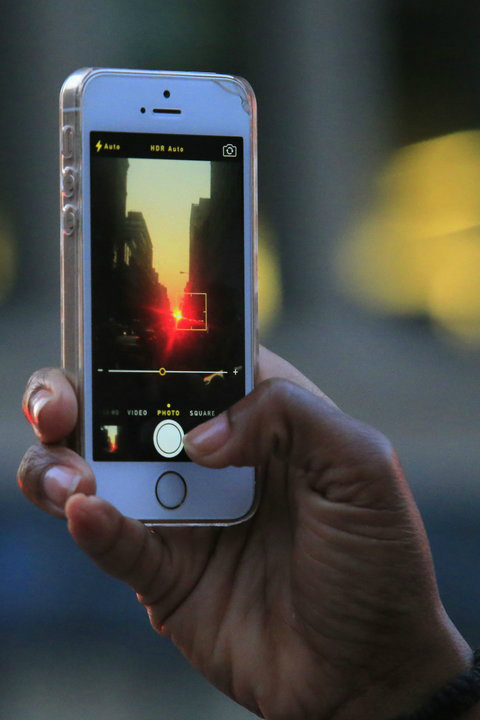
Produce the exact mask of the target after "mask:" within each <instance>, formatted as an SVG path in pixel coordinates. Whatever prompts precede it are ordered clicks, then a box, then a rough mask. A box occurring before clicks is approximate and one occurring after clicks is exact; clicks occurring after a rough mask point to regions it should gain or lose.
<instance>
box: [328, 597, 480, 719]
mask: <svg viewBox="0 0 480 720" xmlns="http://www.w3.org/2000/svg"><path fill="white" fill-rule="evenodd" d="M442 614H443V618H442V622H441V625H440V628H439V630H438V631H437V632H436V633H434V634H433V636H432V635H430V638H429V640H428V642H427V641H424V642H423V644H421V645H420V644H419V643H418V642H416V650H413V651H412V652H411V653H410V654H409V656H405V655H403V653H402V652H399V653H398V662H395V661H393V660H392V659H390V661H388V662H386V666H388V667H389V669H388V671H385V673H384V674H382V676H381V677H379V678H376V679H372V681H371V682H370V683H369V684H368V686H366V687H363V688H359V689H358V692H357V693H356V695H354V696H352V697H351V698H350V700H349V701H348V702H347V703H345V704H344V705H343V706H342V708H341V709H339V710H338V712H337V713H336V714H335V715H334V716H333V717H332V718H331V720H352V718H355V720H367V719H368V720H371V718H372V717H374V718H375V719H376V720H395V718H397V717H398V716H401V715H402V714H407V715H408V714H409V713H414V712H416V711H418V710H419V709H420V708H421V707H422V706H424V705H425V704H427V703H428V702H429V701H430V699H431V698H432V697H433V696H434V695H435V694H436V693H437V692H438V691H439V690H440V689H442V688H443V687H444V686H446V685H447V684H448V683H450V682H451V681H452V680H453V679H454V678H455V677H456V676H458V675H460V674H461V673H464V672H467V671H469V670H470V669H471V667H472V662H473V652H472V650H471V648H470V647H469V645H468V644H467V643H466V641H465V640H464V639H463V637H462V636H461V635H460V633H459V632H458V630H457V629H456V628H455V627H454V626H453V624H452V623H451V621H450V619H449V618H448V617H447V616H446V614H445V613H444V611H443V608H442ZM402 655H403V658H402ZM389 656H390V658H392V657H394V653H392V651H390V652H389ZM432 717H433V716H432ZM461 717H462V720H480V704H479V705H478V707H475V708H472V709H471V710H469V711H468V714H464V715H462V716H461Z"/></svg>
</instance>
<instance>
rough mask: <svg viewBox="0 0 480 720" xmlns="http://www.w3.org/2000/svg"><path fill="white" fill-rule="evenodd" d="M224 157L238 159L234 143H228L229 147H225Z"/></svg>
mask: <svg viewBox="0 0 480 720" xmlns="http://www.w3.org/2000/svg"><path fill="white" fill-rule="evenodd" d="M222 149H223V157H231V158H234V157H237V146H236V145H232V143H228V145H224V146H223V148H222Z"/></svg>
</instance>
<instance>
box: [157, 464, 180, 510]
mask: <svg viewBox="0 0 480 720" xmlns="http://www.w3.org/2000/svg"><path fill="white" fill-rule="evenodd" d="M155 494H156V496H157V500H158V502H159V503H160V505H163V507H164V508H167V510H174V509H175V508H177V507H180V505H181V504H182V503H183V501H184V500H185V497H186V495H187V486H186V484H185V480H184V479H183V477H182V476H181V475H179V474H178V473H177V472H172V471H171V470H169V471H168V472H164V473H163V475H160V477H159V478H158V480H157V484H156V486H155Z"/></svg>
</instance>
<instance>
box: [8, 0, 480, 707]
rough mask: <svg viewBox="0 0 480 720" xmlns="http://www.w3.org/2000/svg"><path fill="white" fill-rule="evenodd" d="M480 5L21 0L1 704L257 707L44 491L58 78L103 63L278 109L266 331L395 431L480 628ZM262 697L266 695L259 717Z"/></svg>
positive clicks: (13, 110)
mask: <svg viewBox="0 0 480 720" xmlns="http://www.w3.org/2000/svg"><path fill="white" fill-rule="evenodd" d="M479 38H480V6H479V5H478V3H472V2H471V1H469V0H465V1H463V0H443V2H441V3H439V2H438V0H371V1H370V2H363V3H361V2H357V1H356V0H316V1H315V2H313V1H310V0H300V1H299V2H296V3H292V2H288V1H287V0H278V1H277V2H275V3H272V2H270V1H269V0H243V2H242V3H238V2H236V1H234V0H203V2H193V0H192V1H191V2H188V1H186V0H164V1H162V2H159V1H158V0H137V2H136V3H132V2H127V0H104V1H103V2H102V1H100V2H98V0H96V1H95V2H94V1H93V0H83V1H82V2H81V3H80V2H72V3H65V2H60V1H59V0H49V1H48V2H38V1H37V0H19V1H18V2H16V3H9V4H8V12H5V13H4V14H3V15H2V23H1V27H0V40H1V42H0V48H1V53H2V58H1V60H2V73H1V75H0V88H1V98H2V114H1V118H0V123H1V134H0V137H1V155H2V162H1V164H0V182H1V192H0V337H1V343H0V346H1V347H0V370H1V374H2V379H3V382H2V390H1V396H2V402H1V418H0V423H1V424H0V431H1V437H2V454H3V455H2V471H1V479H0V526H1V532H0V559H1V560H0V562H1V567H2V580H1V582H2V599H1V603H0V607H1V609H0V631H1V643H0V653H1V654H2V656H3V657H2V660H1V667H2V674H1V678H0V698H1V699H0V704H1V707H0V711H1V713H2V716H3V717H8V718H9V720H17V719H18V720H44V719H47V718H49V719H50V718H55V717H61V718H62V719H63V720H77V718H78V719H80V718H82V720H83V718H85V716H86V715H87V714H91V715H92V716H93V717H95V718H96V720H109V719H110V718H115V720H126V719H127V718H128V719H129V718H134V717H137V716H138V717H140V716H141V717H142V718H144V719H145V720H149V719H150V718H165V720H167V719H168V720H187V718H189V719H190V718H191V717H195V718H196V720H203V719H205V720H207V719H208V720H217V718H218V719H220V718H229V719H232V720H236V719H237V718H238V719H240V718H247V717H249V716H250V714H249V713H248V712H246V711H245V710H243V709H241V708H239V707H238V706H236V705H235V704H234V703H233V702H231V701H230V700H228V699H226V698H224V697H223V696H222V695H221V694H220V693H218V692H217V691H215V690H214V689H212V688H211V687H210V686H209V685H208V683H207V682H206V681H205V680H204V679H203V678H202V677H200V676H199V675H198V674H197V673H196V672H195V671H193V670H191V669H190V668H189V666H188V664H187V663H186V661H185V660H184V659H183V658H182V656H181V655H180V654H179V653H178V652H177V651H176V650H175V649H174V648H173V647H172V646H171V645H170V643H169V641H168V640H165V639H161V638H160V637H157V636H156V635H155V634H154V633H153V631H151V630H150V628H149V625H148V622H147V619H146V617H145V615H144V612H143V611H142V608H141V607H140V606H139V605H138V603H137V602H136V600H135V597H134V596H133V595H132V593H131V592H130V591H129V590H127V589H126V588H124V587H123V586H122V585H121V584H120V583H119V582H117V581H114V580H112V579H110V578H107V577H104V576H103V575H102V574H101V573H100V571H98V570H97V569H96V568H95V567H93V566H91V565H90V564H89V563H88V562H87V561H86V560H85V559H84V558H83V557H82V556H81V554H80V552H79V551H78V550H77V548H76V547H75V546H74V545H73V543H72V542H71V541H70V539H69V537H68V535H67V533H66V530H65V527H64V525H63V523H62V522H59V521H58V520H55V519H52V518H50V517H46V516H44V515H43V514H42V513H40V512H39V511H38V510H36V509H35V508H34V507H31V506H30V505H29V504H28V503H27V501H26V500H24V499H23V497H22V496H21V494H20V492H19V491H18V489H17V487H16V483H15V473H16V468H17V465H18V463H19V461H20V458H21V456H22V455H23V452H24V450H25V449H26V448H27V447H28V446H29V445H30V444H31V443H32V434H31V431H30V429H29V427H28V426H27V423H26V421H25V420H24V419H23V417H22V415H21V412H20V397H21V394H22V391H23V387H24V384H25V382H26V380H27V378H28V376H29V375H30V373H31V372H32V371H33V370H35V369H36V368H38V367H40V366H43V365H57V364H58V362H59V242H58V234H59V232H58V190H57V188H58V136H57V122H58V115H57V107H58V93H59V89H60V86H61V83H62V81H63V79H64V78H65V77H66V76H67V75H68V74H69V73H70V72H72V71H73V70H75V69H76V68H78V67H82V66H113V67H132V68H152V69H171V70H174V69H175V70H201V71H215V72H225V73H233V74H239V75H242V76H245V77H246V78H248V79H249V81H250V82H251V84H252V85H253V87H254V89H255V91H256V94H257V100H258V110H259V205H260V227H261V233H260V234H261V237H260V310H261V339H262V342H263V343H264V344H266V345H268V346H269V347H270V348H271V349H273V350H274V351H276V352H278V353H280V354H281V355H283V356H285V357H286V358H288V359H289V360H290V361H291V362H292V363H293V364H295V365H297V366H298V367H299V368H300V369H301V370H303V372H304V373H306V374H307V375H309V376H310V377H311V378H312V379H313V380H314V381H315V382H316V383H318V384H319V385H320V386H321V387H322V388H323V389H324V390H325V391H326V392H327V393H328V394H329V395H331V396H332V397H333V398H334V399H335V400H336V402H337V403H338V404H339V405H340V406H341V407H342V408H344V409H345V410H346V411H348V412H349V413H351V414H354V415H356V416H358V417H359V418H362V419H364V420H366V421H368V422H370V423H372V424H374V425H376V426H378V427H379V428H381V429H382V430H383V431H384V432H386V433H387V434H388V435H389V436H390V437H391V438H392V439H393V441H394V444H395V445H396V447H397V449H398V451H399V454H400V456H401V458H402V460H403V464H404V467H405V470H406V472H407V476H408V478H409V480H410V483H411V485H412V488H413V491H414V494H415V497H416V499H417V501H418V503H419V505H420V508H421V511H422V513H423V516H424V519H425V523H426V525H427V529H428V532H429V535H430V539H431V543H432V547H433V553H434V558H435V563H436V568H437V573H438V578H439V583H440V588H441V592H442V596H443V599H444V602H445V605H446V607H447V610H448V612H449V613H450V615H451V617H452V618H453V620H454V622H455V623H456V624H457V625H458V627H459V628H460V630H461V631H462V632H463V633H464V635H465V636H466V638H467V639H468V641H469V642H470V643H471V644H472V645H473V646H475V647H477V646H478V645H479V644H480V623H479V621H478V610H477V609H478V602H479V593H478V589H477V588H478V577H479V576H480V567H479V563H478V550H477V548H478V542H479V540H480V528H479V524H478V521H477V517H478V515H479V514H480V477H479V467H480V442H479V431H480V402H479V394H478V384H479V378H480V287H479V282H478V278H479V275H480V41H479ZM250 717H251V716H250Z"/></svg>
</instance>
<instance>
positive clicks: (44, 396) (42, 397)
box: [29, 390, 52, 425]
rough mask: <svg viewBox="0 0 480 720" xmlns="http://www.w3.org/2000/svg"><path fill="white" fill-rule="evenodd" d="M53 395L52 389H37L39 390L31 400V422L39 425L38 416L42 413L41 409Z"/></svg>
mask: <svg viewBox="0 0 480 720" xmlns="http://www.w3.org/2000/svg"><path fill="white" fill-rule="evenodd" d="M51 397H52V393H51V392H50V390H37V392H36V393H35V394H34V396H33V398H32V399H31V400H30V402H29V412H30V419H31V422H33V423H35V425H38V417H39V415H40V412H41V410H42V409H43V408H44V407H45V405H46V404H47V403H48V402H49V400H50V399H51Z"/></svg>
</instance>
